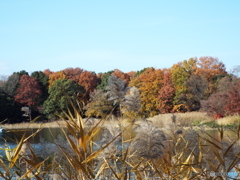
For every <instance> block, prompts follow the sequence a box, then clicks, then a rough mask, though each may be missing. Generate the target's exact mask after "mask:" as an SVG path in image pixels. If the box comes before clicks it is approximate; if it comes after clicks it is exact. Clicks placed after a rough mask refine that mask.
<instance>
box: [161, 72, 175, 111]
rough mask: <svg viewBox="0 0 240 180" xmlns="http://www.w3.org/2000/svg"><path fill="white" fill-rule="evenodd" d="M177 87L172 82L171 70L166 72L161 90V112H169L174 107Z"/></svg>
mask: <svg viewBox="0 0 240 180" xmlns="http://www.w3.org/2000/svg"><path fill="white" fill-rule="evenodd" d="M174 96H175V88H174V85H173V83H172V77H171V72H169V71H168V72H166V73H165V74H164V76H163V81H162V87H161V89H160V90H159V95H158V98H159V103H160V105H159V110H160V112H161V113H169V112H171V110H172V108H173V100H174Z"/></svg>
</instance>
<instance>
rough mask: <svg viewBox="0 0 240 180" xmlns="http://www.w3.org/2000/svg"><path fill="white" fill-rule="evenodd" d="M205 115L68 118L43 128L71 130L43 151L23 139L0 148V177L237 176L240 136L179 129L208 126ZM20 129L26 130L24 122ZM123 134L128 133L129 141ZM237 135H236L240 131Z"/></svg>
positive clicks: (124, 178)
mask: <svg viewBox="0 0 240 180" xmlns="http://www.w3.org/2000/svg"><path fill="white" fill-rule="evenodd" d="M204 116H205V115H204V114H201V113H185V114H174V115H173V114H166V115H159V116H156V117H153V118H149V119H148V120H135V121H133V120H131V121H130V120H127V119H111V120H107V121H106V120H96V119H82V118H81V116H80V115H79V114H78V113H76V114H75V115H74V116H69V120H68V121H59V122H55V123H45V124H44V126H46V127H55V126H56V125H57V126H60V125H61V126H64V127H66V128H67V130H68V132H69V133H65V137H66V139H62V138H57V139H56V140H55V142H54V143H49V142H46V141H44V140H43V141H42V144H41V145H40V147H41V148H40V149H38V150H36V149H34V148H33V147H32V146H31V144H29V143H28V139H29V137H25V136H23V137H22V139H21V140H20V141H19V142H18V145H17V147H15V148H14V149H9V148H4V149H2V150H4V151H5V154H6V158H5V159H4V157H0V168H1V171H0V177H2V178H4V179H13V178H16V179H31V178H35V179H55V180H56V179H58V180H61V179H67V180H70V179H73V180H79V179H84V180H88V179H89V180H90V179H91V180H92V179H97V180H100V179H109V180H112V179H114V180H115V179H117V180H130V179H131V180H132V179H139V180H143V179H166V180H168V179H176V180H178V179H186V180H187V179H200V180H201V179H214V178H215V179H217V178H218V177H217V176H218V175H216V174H217V173H218V174H220V172H223V173H222V175H220V176H221V177H222V178H220V179H224V178H225V179H226V178H227V176H228V174H227V173H226V172H230V171H231V170H234V172H236V173H237V172H240V169H239V163H240V151H239V147H240V146H239V139H240V138H239V136H234V138H232V139H229V140H224V137H225V134H224V130H223V129H219V136H218V138H215V137H213V136H211V135H208V134H206V135H205V136H202V135H201V134H198V132H197V131H194V130H193V129H190V128H189V129H187V130H183V131H180V130H181V129H182V128H183V127H187V126H190V125H192V124H193V123H195V122H196V121H200V123H197V124H201V123H206V122H209V121H210V120H209V119H206V118H204ZM73 117H74V118H73ZM38 125H40V127H43V124H42V125H41V124H38ZM24 126H26V127H28V128H30V126H29V125H27V124H24ZM24 126H21V127H22V128H23V127H24ZM15 127H16V126H15ZM9 128H10V127H9ZM18 128H20V125H19V126H18ZM129 129H130V130H134V132H135V134H131V131H128V130H129ZM167 132H173V133H167ZM36 133H37V132H36ZM124 133H129V134H128V138H127V139H126V138H124ZM235 133H236V134H240V128H239V129H238V130H235ZM34 135H35V134H32V135H31V136H34ZM95 139H98V141H95ZM212 172H214V173H216V174H213V173H212ZM235 177H236V176H235Z"/></svg>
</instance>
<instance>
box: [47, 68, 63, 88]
mask: <svg viewBox="0 0 240 180" xmlns="http://www.w3.org/2000/svg"><path fill="white" fill-rule="evenodd" d="M60 79H66V75H65V74H64V72H63V71H57V72H54V73H52V74H50V75H49V87H52V86H53V85H54V82H55V81H57V80H60Z"/></svg>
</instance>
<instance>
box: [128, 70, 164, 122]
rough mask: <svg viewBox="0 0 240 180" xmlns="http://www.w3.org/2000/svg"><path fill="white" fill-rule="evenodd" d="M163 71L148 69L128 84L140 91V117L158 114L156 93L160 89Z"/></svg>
mask: <svg viewBox="0 0 240 180" xmlns="http://www.w3.org/2000/svg"><path fill="white" fill-rule="evenodd" d="M162 80H163V70H161V69H154V68H148V69H146V70H145V71H144V72H143V73H141V74H140V75H139V76H136V77H135V78H134V79H132V80H131V81H130V83H129V85H130V86H135V87H137V88H138V89H139V91H140V98H141V109H140V113H141V114H142V116H145V117H148V116H154V115H156V114H158V113H159V98H158V92H159V89H160V88H161V87H162Z"/></svg>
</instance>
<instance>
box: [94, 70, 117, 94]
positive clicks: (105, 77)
mask: <svg viewBox="0 0 240 180" xmlns="http://www.w3.org/2000/svg"><path fill="white" fill-rule="evenodd" d="M112 73H113V71H108V72H106V73H100V74H99V75H98V76H99V78H100V79H101V80H100V82H101V83H100V84H98V86H97V89H102V90H105V89H106V86H107V85H108V78H109V77H110V76H111V74H112Z"/></svg>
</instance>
